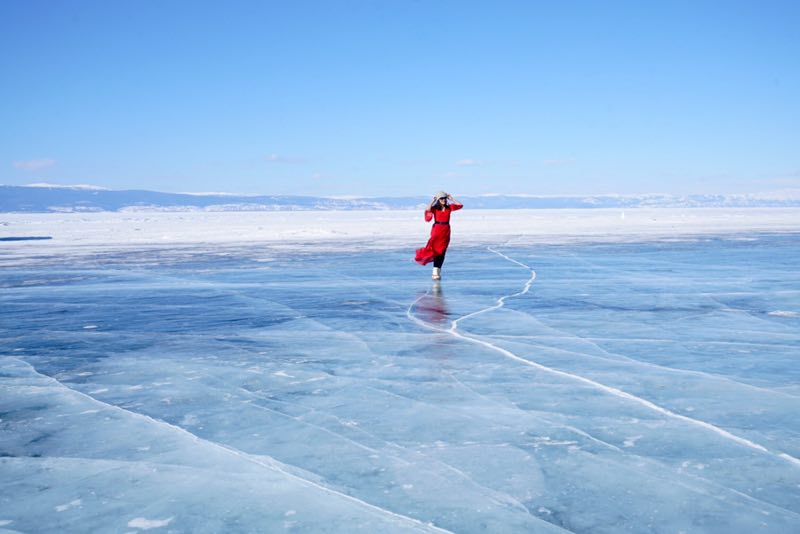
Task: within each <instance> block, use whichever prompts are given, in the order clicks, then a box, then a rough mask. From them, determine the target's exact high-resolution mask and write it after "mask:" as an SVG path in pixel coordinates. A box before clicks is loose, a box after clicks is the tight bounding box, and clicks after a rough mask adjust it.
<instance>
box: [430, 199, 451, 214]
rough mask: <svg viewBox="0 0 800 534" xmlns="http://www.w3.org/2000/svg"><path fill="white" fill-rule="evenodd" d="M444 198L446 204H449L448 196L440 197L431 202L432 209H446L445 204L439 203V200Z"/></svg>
mask: <svg viewBox="0 0 800 534" xmlns="http://www.w3.org/2000/svg"><path fill="white" fill-rule="evenodd" d="M443 198H444V205H445V206H447V204H449V202H448V200H447V198H446V197H439V198H437V199H436V200H434V201H433V202H431V209H432V210H440V211H444V206H441V207H440V204H439V201H440V200H442V199H443Z"/></svg>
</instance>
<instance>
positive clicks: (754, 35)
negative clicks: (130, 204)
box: [0, 0, 800, 196]
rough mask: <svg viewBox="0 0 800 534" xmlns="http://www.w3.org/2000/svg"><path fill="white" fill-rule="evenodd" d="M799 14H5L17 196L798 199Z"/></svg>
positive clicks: (181, 5) (3, 133)
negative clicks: (40, 185) (30, 192)
mask: <svg viewBox="0 0 800 534" xmlns="http://www.w3.org/2000/svg"><path fill="white" fill-rule="evenodd" d="M798 21H800V2H796V1H787V2H779V1H770V0H766V1H755V0H754V1H751V2H738V1H731V0H726V1H718V2H709V1H702V0H695V1H686V2H683V1H666V2H656V1H647V0H639V1H633V2H623V1H608V2H600V1H596V2H584V1H569V0H565V1H555V0H554V1H548V2H538V1H533V0H530V1H521V2H511V1H508V2H505V1H497V2H489V1H486V2H469V1H452V2H451V1H436V0H427V1H388V0H387V1H383V2H367V1H333V0H331V1H325V2H322V1H320V2H310V1H303V0H298V1H292V2H269V1H259V2H237V1H230V2H200V1H196V0H195V1H186V2H183V1H173V0H164V1H132V0H125V1H123V0H119V1H97V2H87V1H80V0H73V1H69V2H66V1H65V2H60V1H54V0H51V1H40V0H3V1H2V2H0V72H2V75H1V76H2V83H0V123H1V124H2V125H1V126H0V183H4V184H27V183H33V182H49V183H58V184H94V185H99V186H104V187H109V188H113V189H130V188H142V189H154V190H160V191H227V192H238V193H262V194H309V195H363V196H381V195H407V194H408V195H419V194H430V193H432V192H433V191H435V190H437V189H446V190H448V191H452V192H453V193H454V194H470V195H472V194H482V193H527V194H547V195H549V194H599V193H623V194H631V193H656V192H659V193H674V194H687V193H747V192H761V191H771V190H785V189H796V190H800V148H798V147H800V98H798V95H800V37H798V35H799V34H798V31H797V23H798Z"/></svg>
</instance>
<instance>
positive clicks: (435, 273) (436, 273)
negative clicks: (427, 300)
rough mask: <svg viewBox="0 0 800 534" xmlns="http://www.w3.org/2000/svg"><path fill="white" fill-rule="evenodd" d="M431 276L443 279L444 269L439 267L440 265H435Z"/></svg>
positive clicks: (435, 278)
mask: <svg viewBox="0 0 800 534" xmlns="http://www.w3.org/2000/svg"><path fill="white" fill-rule="evenodd" d="M431 278H432V279H434V280H441V279H442V270H441V269H439V268H438V267H434V268H433V274H432V275H431Z"/></svg>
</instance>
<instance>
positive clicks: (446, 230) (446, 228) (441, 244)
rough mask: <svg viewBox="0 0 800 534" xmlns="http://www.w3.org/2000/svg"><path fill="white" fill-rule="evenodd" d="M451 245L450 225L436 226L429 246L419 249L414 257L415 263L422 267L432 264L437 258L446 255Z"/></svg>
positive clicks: (432, 229) (429, 240)
mask: <svg viewBox="0 0 800 534" xmlns="http://www.w3.org/2000/svg"><path fill="white" fill-rule="evenodd" d="M449 244H450V225H449V224H434V225H433V228H431V238H430V239H428V244H427V245H425V246H424V247H422V248H418V249H417V255H416V256H415V257H414V261H416V262H417V263H419V264H421V265H427V264H429V263H430V262H432V261H433V259H434V258H435V257H436V256H441V255H442V254H444V253H445V252H446V251H447V246H448V245H449Z"/></svg>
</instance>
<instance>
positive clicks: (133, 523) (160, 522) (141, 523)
mask: <svg viewBox="0 0 800 534" xmlns="http://www.w3.org/2000/svg"><path fill="white" fill-rule="evenodd" d="M173 519H175V518H174V517H170V518H169V519H145V518H144V517H137V518H136V519H131V520H130V521H128V526H129V527H131V528H138V529H141V530H150V529H151V528H161V527H166V526H167V525H169V524H170V523H172V520H173Z"/></svg>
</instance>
